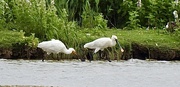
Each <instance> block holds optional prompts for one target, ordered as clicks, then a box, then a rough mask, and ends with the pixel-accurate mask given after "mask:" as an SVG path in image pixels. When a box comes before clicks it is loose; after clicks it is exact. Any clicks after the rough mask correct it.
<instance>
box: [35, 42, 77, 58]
mask: <svg viewBox="0 0 180 87" xmlns="http://www.w3.org/2000/svg"><path fill="white" fill-rule="evenodd" d="M37 47H39V48H41V49H42V50H44V51H46V52H47V54H48V55H50V54H51V53H53V54H58V53H65V54H76V51H75V50H74V48H69V49H67V48H66V46H65V45H64V43H62V42H61V41H60V40H55V39H52V40H50V41H43V42H41V43H39V44H38V46H37ZM43 61H44V59H43Z"/></svg>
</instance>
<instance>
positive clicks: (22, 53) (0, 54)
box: [0, 42, 180, 61]
mask: <svg viewBox="0 0 180 87" xmlns="http://www.w3.org/2000/svg"><path fill="white" fill-rule="evenodd" d="M119 52H120V51H119ZM119 52H115V53H114V55H116V56H119V57H120V58H119V60H128V59H131V58H134V59H142V60H146V59H155V60H167V61H173V60H180V49H170V48H167V47H157V46H149V45H142V44H138V43H135V42H133V43H131V44H130V45H127V46H125V47H124V52H123V53H119ZM45 54H46V53H45V52H44V51H42V50H41V49H39V48H32V47H29V46H20V47H12V48H0V58H4V59H42V58H43V57H45ZM84 56H85V55H84V54H83V53H80V55H79V56H68V59H82V58H84ZM109 56H110V55H109ZM63 57H64V58H62V59H66V57H67V56H66V55H65V56H63ZM78 57H81V58H78ZM110 58H111V57H110ZM111 59H113V60H115V59H117V58H111Z"/></svg>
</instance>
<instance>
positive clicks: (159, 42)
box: [78, 29, 180, 49]
mask: <svg viewBox="0 0 180 87" xmlns="http://www.w3.org/2000/svg"><path fill="white" fill-rule="evenodd" d="M111 35H117V37H118V40H119V42H120V43H121V45H122V46H125V45H127V44H131V43H133V42H135V43H138V44H142V45H149V46H155V47H166V48H171V49H180V38H178V37H176V36H173V35H172V34H167V33H166V32H165V31H164V30H118V29H107V30H101V31H100V30H93V29H92V30H81V31H80V32H79V33H78V36H79V37H80V38H82V37H84V40H83V41H84V42H89V41H92V40H94V39H97V38H100V37H111Z"/></svg>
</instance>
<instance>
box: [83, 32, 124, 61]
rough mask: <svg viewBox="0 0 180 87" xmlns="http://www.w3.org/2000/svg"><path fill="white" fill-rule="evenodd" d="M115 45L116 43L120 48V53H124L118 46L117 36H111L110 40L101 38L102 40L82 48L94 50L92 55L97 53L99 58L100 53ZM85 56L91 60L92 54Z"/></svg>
mask: <svg viewBox="0 0 180 87" xmlns="http://www.w3.org/2000/svg"><path fill="white" fill-rule="evenodd" d="M116 43H118V45H119V47H120V48H121V52H124V50H123V49H122V47H121V46H120V44H119V42H118V40H117V36H115V35H112V37H111V38H109V37H102V38H99V39H96V40H94V41H92V42H89V43H86V44H85V45H84V48H88V49H94V54H95V53H97V52H98V51H99V56H100V58H101V51H103V50H104V49H105V48H108V47H113V46H115V45H116ZM87 56H88V57H90V58H89V59H92V58H93V55H92V53H91V54H90V53H88V55H87ZM90 61H91V60H90ZM108 61H109V62H110V60H108Z"/></svg>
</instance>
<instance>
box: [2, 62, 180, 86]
mask: <svg viewBox="0 0 180 87" xmlns="http://www.w3.org/2000/svg"><path fill="white" fill-rule="evenodd" d="M179 80H180V62H178V61H173V62H171V61H146V60H136V59H131V60H128V61H112V62H106V61H92V62H91V63H90V62H81V61H78V60H75V61H45V62H41V60H6V59H0V85H1V86H3V85H24V86H25V85H26V86H27V85H32V86H35V85H36V86H59V87H179V85H180V82H179Z"/></svg>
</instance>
